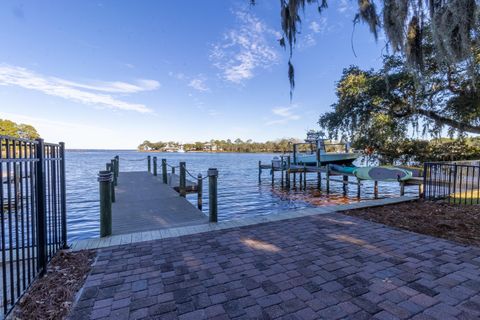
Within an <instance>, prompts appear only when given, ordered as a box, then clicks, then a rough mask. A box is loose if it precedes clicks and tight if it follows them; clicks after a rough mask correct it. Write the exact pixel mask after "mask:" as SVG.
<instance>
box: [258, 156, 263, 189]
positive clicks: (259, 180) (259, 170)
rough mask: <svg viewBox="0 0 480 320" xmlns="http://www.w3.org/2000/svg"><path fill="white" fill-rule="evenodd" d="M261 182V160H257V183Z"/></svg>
mask: <svg viewBox="0 0 480 320" xmlns="http://www.w3.org/2000/svg"><path fill="white" fill-rule="evenodd" d="M261 183H262V161H258V184H261Z"/></svg>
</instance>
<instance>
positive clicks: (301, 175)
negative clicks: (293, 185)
mask: <svg viewBox="0 0 480 320" xmlns="http://www.w3.org/2000/svg"><path fill="white" fill-rule="evenodd" d="M299 171H300V172H299V173H300V174H299V176H300V177H299V180H300V181H299V182H300V183H299V184H300V186H299V188H300V189H302V186H303V173H302V171H301V169H299Z"/></svg>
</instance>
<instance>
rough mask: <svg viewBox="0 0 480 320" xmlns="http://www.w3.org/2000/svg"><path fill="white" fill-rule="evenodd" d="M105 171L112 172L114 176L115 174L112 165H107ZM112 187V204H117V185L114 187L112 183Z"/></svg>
mask: <svg viewBox="0 0 480 320" xmlns="http://www.w3.org/2000/svg"><path fill="white" fill-rule="evenodd" d="M105 169H107V171H109V172H111V173H112V175H114V173H113V166H112V164H111V163H107V165H106V168H105ZM110 185H111V188H110V189H111V192H110V193H111V197H112V202H115V185H114V184H113V183H111V184H110Z"/></svg>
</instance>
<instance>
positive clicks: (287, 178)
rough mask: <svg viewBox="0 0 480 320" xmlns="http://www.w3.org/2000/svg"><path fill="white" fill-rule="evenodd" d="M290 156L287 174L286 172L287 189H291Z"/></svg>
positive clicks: (288, 157)
mask: <svg viewBox="0 0 480 320" xmlns="http://www.w3.org/2000/svg"><path fill="white" fill-rule="evenodd" d="M290 165H291V163H290V156H287V172H286V177H285V178H286V180H287V188H290Z"/></svg>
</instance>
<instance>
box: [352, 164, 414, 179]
mask: <svg viewBox="0 0 480 320" xmlns="http://www.w3.org/2000/svg"><path fill="white" fill-rule="evenodd" d="M353 174H354V175H355V176H356V177H357V178H359V179H362V180H375V181H405V180H409V179H411V178H412V172H411V171H408V170H405V169H401V168H396V167H361V168H357V169H356V170H355V171H353Z"/></svg>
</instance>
